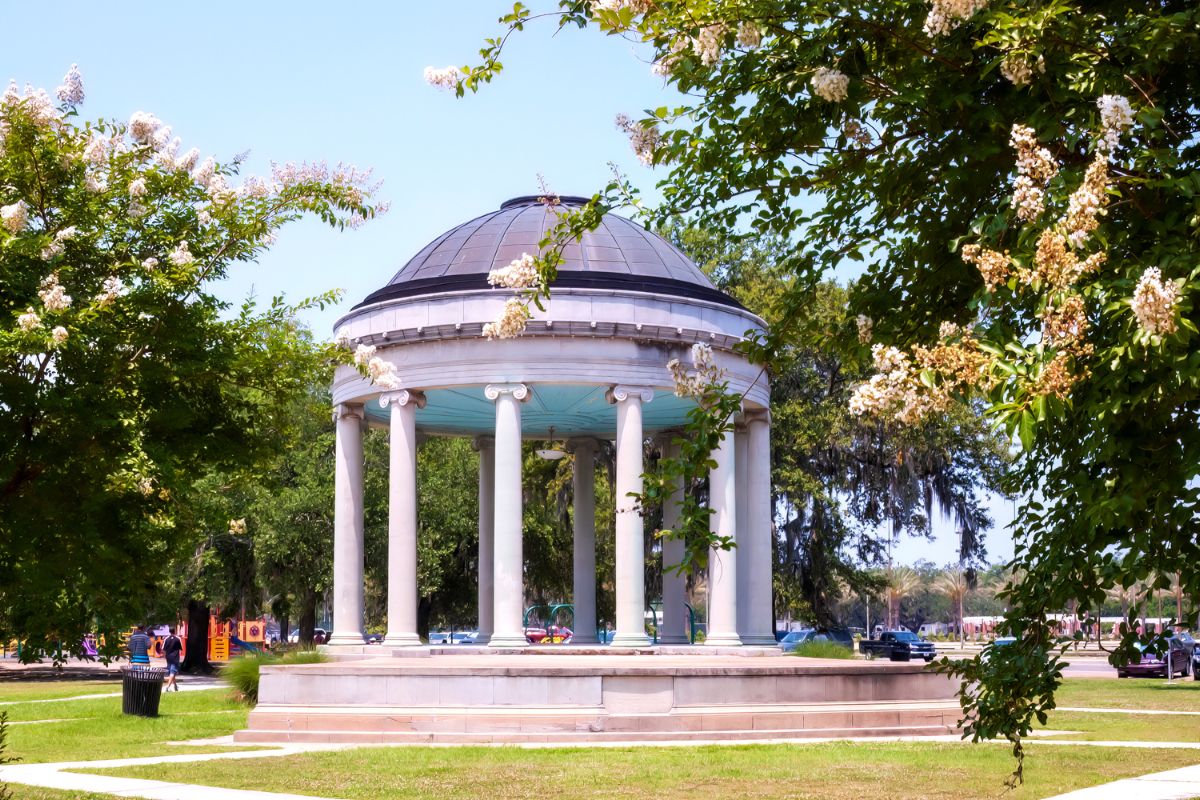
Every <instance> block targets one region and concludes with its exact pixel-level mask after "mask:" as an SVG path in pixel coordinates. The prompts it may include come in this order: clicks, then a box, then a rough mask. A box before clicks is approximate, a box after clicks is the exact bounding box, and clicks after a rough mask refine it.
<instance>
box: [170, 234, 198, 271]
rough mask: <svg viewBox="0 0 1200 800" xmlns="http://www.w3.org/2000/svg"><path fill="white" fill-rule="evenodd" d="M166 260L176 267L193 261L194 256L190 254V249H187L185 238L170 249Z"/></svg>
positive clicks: (194, 259)
mask: <svg viewBox="0 0 1200 800" xmlns="http://www.w3.org/2000/svg"><path fill="white" fill-rule="evenodd" d="M167 261H169V262H171V264H172V265H173V266H176V267H186V266H188V265H189V264H193V263H195V261H196V257H195V256H194V255H192V253H191V251H190V250H188V243H187V241H186V240H185V241H182V242H180V243H179V244H178V246H176V248H175V249H174V250H172V251H171V253H170V255H168V256H167Z"/></svg>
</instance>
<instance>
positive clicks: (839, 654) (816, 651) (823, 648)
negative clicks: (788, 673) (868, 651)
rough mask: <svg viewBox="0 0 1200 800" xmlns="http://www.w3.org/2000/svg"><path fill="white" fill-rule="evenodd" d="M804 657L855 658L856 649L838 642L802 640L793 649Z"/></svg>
mask: <svg viewBox="0 0 1200 800" xmlns="http://www.w3.org/2000/svg"><path fill="white" fill-rule="evenodd" d="M792 655H794V656H802V657H803V658H854V651H853V650H851V649H849V648H847V647H844V646H843V645H840V644H838V643H837V642H801V643H800V644H798V645H796V649H795V650H793V651H792Z"/></svg>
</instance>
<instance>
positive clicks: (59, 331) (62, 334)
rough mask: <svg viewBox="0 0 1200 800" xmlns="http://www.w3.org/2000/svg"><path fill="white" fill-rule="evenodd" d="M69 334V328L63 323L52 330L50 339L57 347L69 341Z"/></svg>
mask: <svg viewBox="0 0 1200 800" xmlns="http://www.w3.org/2000/svg"><path fill="white" fill-rule="evenodd" d="M68 335H69V334H68V333H67V329H66V328H64V327H63V326H62V325H58V326H56V327H55V328H54V330H52V331H50V340H51V341H52V342H54V346H55V347H58V346H59V345H61V344H63V343H64V342H66V341H67V336H68Z"/></svg>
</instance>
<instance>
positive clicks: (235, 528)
mask: <svg viewBox="0 0 1200 800" xmlns="http://www.w3.org/2000/svg"><path fill="white" fill-rule="evenodd" d="M229 532H230V533H232V534H233V535H234V536H243V535H245V533H246V520H245V518H242V519H231V520H229Z"/></svg>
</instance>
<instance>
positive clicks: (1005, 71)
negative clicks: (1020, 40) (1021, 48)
mask: <svg viewBox="0 0 1200 800" xmlns="http://www.w3.org/2000/svg"><path fill="white" fill-rule="evenodd" d="M1000 74H1001V75H1003V76H1004V77H1005V78H1008V80H1009V81H1010V82H1011V83H1012V85H1013V86H1025V85H1027V84H1028V83H1029V81H1031V80H1032V79H1033V67H1032V66H1030V64H1029V62H1028V61H1027V60H1026V59H1024V58H1022V57H1021V56H1018V55H1011V54H1010V55H1008V56H1007V57H1005V59H1004V60H1003V61H1001V62H1000Z"/></svg>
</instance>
